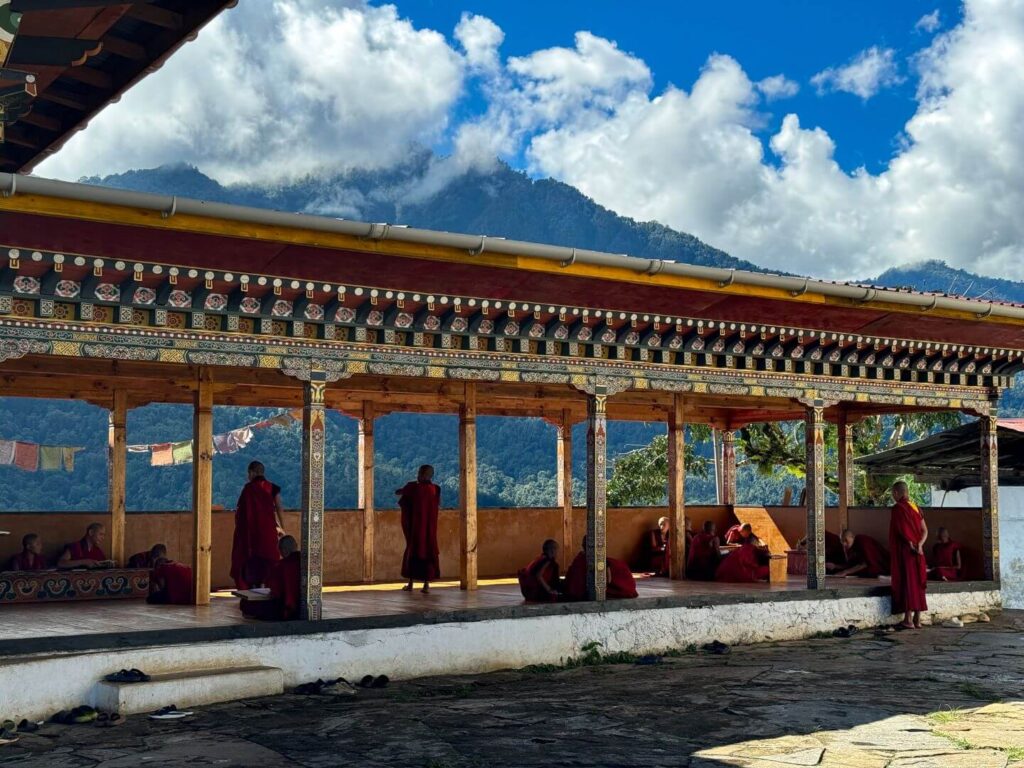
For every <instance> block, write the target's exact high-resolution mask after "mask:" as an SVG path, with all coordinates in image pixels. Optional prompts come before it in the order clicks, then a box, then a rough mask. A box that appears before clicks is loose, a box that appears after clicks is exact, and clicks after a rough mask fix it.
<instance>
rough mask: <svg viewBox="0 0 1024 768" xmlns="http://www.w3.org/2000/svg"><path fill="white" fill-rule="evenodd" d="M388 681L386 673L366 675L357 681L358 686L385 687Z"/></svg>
mask: <svg viewBox="0 0 1024 768" xmlns="http://www.w3.org/2000/svg"><path fill="white" fill-rule="evenodd" d="M390 682H391V680H390V679H388V676H387V675H378V676H377V677H374V676H373V675H366V676H365V677H364V678H363V679H362V680H360V681H359V687H360V688H387V687H388V683H390Z"/></svg>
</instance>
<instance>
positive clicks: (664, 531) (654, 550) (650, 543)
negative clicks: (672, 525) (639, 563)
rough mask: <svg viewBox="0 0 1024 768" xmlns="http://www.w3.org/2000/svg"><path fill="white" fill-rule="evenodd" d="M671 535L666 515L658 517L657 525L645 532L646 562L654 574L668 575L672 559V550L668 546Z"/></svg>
mask: <svg viewBox="0 0 1024 768" xmlns="http://www.w3.org/2000/svg"><path fill="white" fill-rule="evenodd" d="M671 536H672V533H671V531H670V530H669V521H668V518H667V517H659V518H658V527H657V528H652V529H651V530H650V531H648V532H647V562H648V565H649V567H650V569H651V573H653V574H654V575H655V576H668V568H669V563H670V562H671V561H672V550H671V549H670V548H669V539H670V538H671Z"/></svg>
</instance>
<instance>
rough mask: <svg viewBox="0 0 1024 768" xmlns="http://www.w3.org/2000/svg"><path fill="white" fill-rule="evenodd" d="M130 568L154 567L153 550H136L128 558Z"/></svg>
mask: <svg viewBox="0 0 1024 768" xmlns="http://www.w3.org/2000/svg"><path fill="white" fill-rule="evenodd" d="M128 567H129V568H152V567H153V553H152V552H136V553H135V554H134V555H132V556H131V557H129V558H128Z"/></svg>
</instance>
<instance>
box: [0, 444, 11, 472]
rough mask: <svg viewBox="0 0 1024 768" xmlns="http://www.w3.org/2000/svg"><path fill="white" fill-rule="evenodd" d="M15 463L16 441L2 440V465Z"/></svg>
mask: <svg viewBox="0 0 1024 768" xmlns="http://www.w3.org/2000/svg"><path fill="white" fill-rule="evenodd" d="M13 463H14V441H13V440H0V465H4V466H6V465H8V464H13Z"/></svg>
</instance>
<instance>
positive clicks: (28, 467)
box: [14, 440, 39, 472]
mask: <svg viewBox="0 0 1024 768" xmlns="http://www.w3.org/2000/svg"><path fill="white" fill-rule="evenodd" d="M14 466H16V467H19V468H20V469H24V470H25V471H27V472H35V471H36V470H37V469H38V468H39V444H38V443H23V442H21V441H20V440H19V441H18V442H16V443H15V444H14Z"/></svg>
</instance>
